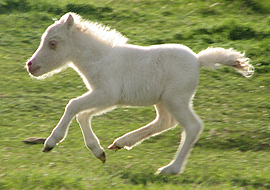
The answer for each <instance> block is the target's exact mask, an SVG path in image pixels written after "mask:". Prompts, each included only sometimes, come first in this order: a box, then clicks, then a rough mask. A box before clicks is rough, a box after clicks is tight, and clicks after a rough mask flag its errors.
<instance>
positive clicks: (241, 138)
mask: <svg viewBox="0 0 270 190" xmlns="http://www.w3.org/2000/svg"><path fill="white" fill-rule="evenodd" d="M218 2H219V4H216V5H215V6H212V5H214V4H215V3H217V1H213V0H208V1H204V0H185V1H184V0H178V1H176V0H175V1H174V0H169V1H168V0H167V1H164V0H147V1H146V0H145V1H131V0H128V1H121V0H112V1H105V0H92V1H91V2H90V1H88V0H77V1H69V0H65V1H58V0H54V1H52V0H48V1H43V0H36V1H30V0H2V1H0V26H1V27H0V60H1V64H0V81H1V85H0V106H1V107H0V108H1V109H0V121H1V124H0V189H1V190H2V189H168V190H171V189H184V190H187V189H206V190H209V189H213V190H214V189H215V190H216V189H269V188H270V173H269V171H270V166H269V161H270V147H269V144H270V123H269V119H270V116H269V110H270V102H269V92H270V83H269V81H270V74H269V71H270V65H269V63H270V56H269V50H270V44H269V41H270V11H269V10H270V3H269V1H268V0H260V1H259V0H220V1H218ZM67 11H74V12H78V13H79V14H81V15H82V16H84V17H85V18H87V19H90V20H93V21H99V22H102V23H104V24H106V25H108V26H110V27H112V28H116V29H117V30H118V31H120V32H121V33H123V34H124V35H126V36H127V37H128V38H129V39H130V40H129V43H133V44H138V45H152V44H160V43H181V44H185V45H187V46H189V47H190V48H191V49H193V50H194V51H195V52H199V51H200V50H202V49H205V48H207V47H208V46H213V47H224V48H230V47H233V48H235V49H237V50H239V51H245V52H246V55H247V56H248V57H250V58H251V60H252V64H253V65H254V66H255V68H256V73H255V75H254V76H253V77H252V78H249V79H246V78H244V77H241V76H240V75H238V74H236V73H235V72H234V71H232V70H231V69H228V68H222V69H220V70H218V71H212V70H205V69H202V70H201V79H200V84H199V87H198V91H197V94H196V96H195V99H194V101H193V105H194V108H195V110H196V112H197V113H198V115H200V117H201V118H202V120H203V121H204V123H205V129H204V132H203V133H202V135H201V138H200V140H199V141H198V143H197V144H196V146H195V147H194V149H193V151H192V154H191V156H190V158H189V160H188V163H187V166H186V170H185V172H184V173H183V174H181V175H179V176H170V175H158V176H156V175H154V173H155V171H156V169H157V168H158V167H161V166H163V165H165V164H167V163H168V162H169V161H170V160H171V159H172V158H173V155H174V154H175V151H176V149H177V147H178V145H179V140H180V134H181V128H180V127H179V126H178V127H176V128H175V129H172V130H170V131H168V132H166V133H163V134H161V135H159V136H156V137H153V138H150V139H148V140H146V141H144V142H143V143H142V144H141V145H139V146H136V147H134V148H133V149H132V150H130V151H127V150H120V151H118V152H117V153H114V152H112V151H109V150H106V154H107V162H106V164H105V165H103V164H102V163H101V162H100V161H99V160H97V159H95V158H94V156H93V155H92V153H91V152H90V151H88V150H87V149H86V148H85V146H84V142H83V138H82V134H81V131H80V129H79V126H78V124H77V123H76V122H75V121H74V122H73V123H72V124H71V126H70V130H69V134H68V136H67V138H66V139H65V141H64V142H62V143H61V144H59V146H57V147H56V148H55V149H54V150H53V151H52V152H50V153H48V154H44V153H42V152H41V149H42V146H41V145H35V146H30V145H25V144H23V143H22V142H21V140H23V139H25V138H28V137H31V136H38V137H47V136H48V135H49V134H50V132H51V130H52V129H53V127H54V126H55V125H56V124H57V122H58V120H59V119H60V117H61V115H62V113H63V111H64V107H65V105H66V104H67V103H68V101H69V99H71V98H74V97H77V96H79V95H81V94H82V93H84V92H86V88H85V87H84V85H83V83H82V81H81V79H80V78H79V77H78V76H77V74H76V73H75V72H74V71H72V70H71V69H67V70H65V71H63V72H62V73H60V74H58V75H55V76H53V77H51V78H48V79H46V80H44V81H39V80H35V79H32V78H31V77H30V76H29V75H28V73H27V71H26V70H25V68H24V64H25V62H26V60H27V59H28V58H29V57H31V55H32V53H33V52H34V51H35V50H36V48H37V47H38V45H39V42H40V37H41V34H42V33H43V32H44V30H45V29H46V28H47V27H48V26H49V25H50V24H52V20H51V19H52V18H59V17H60V16H61V15H62V14H64V13H65V12H67ZM154 117H155V113H154V109H153V108H152V107H150V108H135V109H133V108H118V109H116V110H114V111H113V112H110V113H108V114H106V115H103V116H99V117H96V118H94V120H93V122H92V124H93V129H94V131H95V133H96V134H97V136H98V137H99V138H100V141H101V144H102V146H103V147H107V146H108V145H109V144H110V143H112V142H113V140H114V139H115V138H117V137H118V136H121V135H123V134H124V133H126V132H129V131H131V130H133V129H136V128H138V127H140V126H143V125H145V124H147V123H148V122H150V121H151V120H152V119H153V118H154Z"/></svg>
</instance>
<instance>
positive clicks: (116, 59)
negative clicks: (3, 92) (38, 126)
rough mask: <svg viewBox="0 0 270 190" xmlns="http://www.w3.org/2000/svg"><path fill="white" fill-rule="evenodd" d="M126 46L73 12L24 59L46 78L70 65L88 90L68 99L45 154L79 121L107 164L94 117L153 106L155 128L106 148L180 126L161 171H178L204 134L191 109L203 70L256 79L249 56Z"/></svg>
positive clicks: (117, 36) (117, 35) (113, 34)
mask: <svg viewBox="0 0 270 190" xmlns="http://www.w3.org/2000/svg"><path fill="white" fill-rule="evenodd" d="M126 42H127V39H126V38H125V37H124V36H122V35H121V34H120V33H118V32H116V31H115V30H110V29H109V28H106V27H103V26H101V25H99V24H97V23H92V22H89V21H85V20H83V19H82V18H81V17H80V16H79V15H77V14H74V13H67V14H66V15H64V16H63V17H62V18H61V19H60V20H59V21H56V22H55V23H54V24H53V25H51V26H49V27H48V29H47V30H46V31H45V33H44V34H43V36H42V39H41V43H40V46H39V48H38V49H37V51H36V52H35V53H34V54H33V56H32V57H31V58H30V59H29V61H28V62H27V65H26V66H27V69H28V71H29V73H30V74H31V75H32V76H34V77H37V78H44V77H46V76H48V75H50V74H53V73H55V72H58V71H60V70H61V69H63V68H65V67H68V66H69V67H72V68H73V69H75V71H77V72H78V73H79V74H80V76H81V77H82V78H83V81H84V83H85V85H86V86H87V88H88V89H89V91H88V92H87V93H86V94H84V95H82V96H80V97H77V98H74V99H72V100H70V102H69V103H68V104H67V106H66V108H65V112H64V114H63V116H62V118H61V120H60V121H59V123H58V124H57V126H56V127H55V128H54V130H53V131H52V133H51V135H50V136H49V137H48V138H47V140H46V142H45V145H44V149H43V152H48V151H50V150H52V149H53V148H54V147H55V146H56V145H57V144H58V143H59V142H61V141H63V140H64V138H65V136H66V134H67V130H68V126H69V124H70V122H71V120H72V119H73V118H74V117H75V116H76V118H77V121H78V123H79V124H80V127H81V130H82V132H83V135H84V140H85V144H86V146H87V147H88V148H89V149H90V150H91V151H92V152H93V154H94V155H95V156H96V157H97V158H98V159H100V160H101V161H102V162H103V163H104V162H105V160H106V157H105V153H104V149H103V148H102V147H101V146H100V143H99V140H98V138H97V137H96V135H95V134H94V132H93V131H92V128H91V119H92V118H93V116H95V115H98V114H101V113H104V112H106V111H108V110H111V109H113V108H115V107H116V106H151V105H154V106H155V109H156V112H157V116H156V118H155V119H154V120H153V121H152V122H151V123H149V124H148V125H146V126H144V127H141V128H139V129H137V130H135V131H132V132H129V133H127V134H125V135H123V136H121V137H119V138H117V139H116V140H115V141H114V142H113V143H112V144H111V145H110V146H109V147H108V148H109V149H111V150H118V149H121V148H127V149H130V148H132V147H133V146H134V145H135V144H136V143H139V142H141V141H143V140H144V139H146V138H148V137H150V136H152V135H156V134H158V133H161V132H163V131H165V130H168V129H170V128H172V127H174V126H176V125H177V124H180V125H181V126H182V127H183V132H182V138H181V144H180V146H179V149H178V151H177V153H176V155H175V158H174V159H173V160H172V161H171V162H170V163H169V164H168V165H166V166H164V167H162V168H159V169H158V172H157V173H170V174H179V173H180V172H181V171H183V169H184V164H185V163H186V162H185V161H186V159H187V157H188V155H189V152H190V150H191V148H192V146H193V144H194V143H195V142H196V140H197V139H198V137H199V134H200V133H201V132H202V129H203V122H202V121H201V120H200V118H199V117H198V116H197V115H196V114H195V113H194V111H193V109H192V107H191V100H192V97H193V96H194V94H195V92H196V88H197V85H198V82H199V72H200V67H201V66H209V67H216V66H215V64H216V63H220V64H223V65H227V66H230V67H232V68H234V69H235V70H236V71H238V72H239V73H241V74H242V75H244V76H246V77H249V76H251V75H252V74H253V72H254V71H253V70H254V68H253V67H252V66H251V65H250V64H249V63H248V61H249V60H248V58H245V57H244V54H240V53H239V52H236V51H233V50H232V49H227V50H225V49H222V48H208V49H206V50H203V51H201V52H200V53H199V54H195V53H194V52H193V51H192V50H190V49H189V48H188V47H186V46H183V45H177V44H164V45H155V46H149V47H141V46H136V45H130V44H127V43H126Z"/></svg>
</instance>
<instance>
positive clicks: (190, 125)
mask: <svg viewBox="0 0 270 190" xmlns="http://www.w3.org/2000/svg"><path fill="white" fill-rule="evenodd" d="M171 98H172V97H171ZM163 103H164V105H165V106H166V108H167V109H168V111H169V112H170V113H171V114H172V115H173V116H174V118H175V119H176V120H177V121H178V122H179V124H180V125H181V126H182V127H183V132H182V138H181V143H180V145H179V148H178V150H177V153H176V155H175V157H174V159H173V160H172V161H171V162H170V163H169V164H168V165H166V166H164V167H162V168H159V169H158V171H157V174H158V173H161V174H163V173H169V174H179V173H181V172H183V170H184V166H185V163H186V160H187V158H188V155H189V153H190V151H191V149H192V146H193V145H194V143H195V142H196V141H197V139H198V137H199V135H200V133H201V131H202V129H203V123H202V121H201V120H200V118H199V117H198V116H197V115H196V114H195V113H194V111H193V109H192V107H191V105H190V99H186V100H185V98H182V97H180V98H174V99H173V98H172V99H165V100H164V102H163Z"/></svg>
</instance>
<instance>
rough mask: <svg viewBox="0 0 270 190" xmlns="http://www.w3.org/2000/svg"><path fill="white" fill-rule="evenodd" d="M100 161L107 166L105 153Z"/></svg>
mask: <svg viewBox="0 0 270 190" xmlns="http://www.w3.org/2000/svg"><path fill="white" fill-rule="evenodd" d="M98 159H100V161H101V162H102V163H103V164H105V162H106V154H105V152H103V153H102V154H101V155H100V157H99V158H98Z"/></svg>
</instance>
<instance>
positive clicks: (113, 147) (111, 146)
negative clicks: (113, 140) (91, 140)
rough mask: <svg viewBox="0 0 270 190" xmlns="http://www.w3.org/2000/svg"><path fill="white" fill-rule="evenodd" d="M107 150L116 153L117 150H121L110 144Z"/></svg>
mask: <svg viewBox="0 0 270 190" xmlns="http://www.w3.org/2000/svg"><path fill="white" fill-rule="evenodd" d="M108 149H110V150H114V151H115V152H116V151H117V150H120V149H122V148H121V147H119V146H116V145H115V144H111V145H110V146H108Z"/></svg>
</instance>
